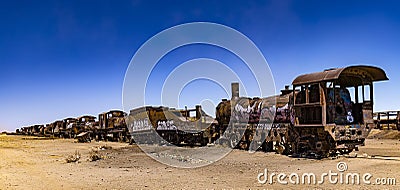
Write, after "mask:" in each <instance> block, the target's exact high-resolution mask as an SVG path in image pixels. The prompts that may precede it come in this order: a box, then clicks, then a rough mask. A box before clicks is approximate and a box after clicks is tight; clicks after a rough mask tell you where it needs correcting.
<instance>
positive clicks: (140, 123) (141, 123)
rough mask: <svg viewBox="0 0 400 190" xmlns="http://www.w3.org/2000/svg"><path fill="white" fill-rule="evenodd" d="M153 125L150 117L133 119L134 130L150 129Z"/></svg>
mask: <svg viewBox="0 0 400 190" xmlns="http://www.w3.org/2000/svg"><path fill="white" fill-rule="evenodd" d="M152 127H153V126H152V125H151V123H150V121H149V119H147V118H146V119H139V120H134V121H133V125H132V131H145V130H150V129H151V128H152Z"/></svg>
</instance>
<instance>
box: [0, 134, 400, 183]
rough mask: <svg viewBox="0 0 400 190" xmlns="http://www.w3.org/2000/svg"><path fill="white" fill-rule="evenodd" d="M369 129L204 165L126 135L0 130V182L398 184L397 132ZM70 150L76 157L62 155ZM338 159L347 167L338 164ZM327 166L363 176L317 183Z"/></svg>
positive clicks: (239, 154)
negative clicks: (294, 152)
mask: <svg viewBox="0 0 400 190" xmlns="http://www.w3.org/2000/svg"><path fill="white" fill-rule="evenodd" d="M369 137H370V138H369V139H367V140H366V146H363V147H361V148H360V149H359V151H357V152H353V153H351V154H350V155H348V156H339V157H335V158H325V159H321V160H317V159H306V158H292V157H289V156H285V155H279V154H275V153H272V152H271V153H265V152H256V153H249V152H247V151H243V150H233V151H232V152H230V153H229V154H228V155H227V156H225V157H224V158H222V159H220V160H219V161H217V162H215V163H212V164H210V165H207V166H204V167H198V168H191V169H190V168H187V169H185V168H175V167H171V166H168V165H165V164H162V163H160V162H158V161H156V160H154V159H152V158H151V157H149V156H147V155H146V154H145V153H143V152H142V151H141V149H140V148H139V147H138V146H137V145H129V144H128V143H116V142H93V141H92V142H91V143H77V142H75V140H73V139H51V138H40V137H30V136H14V135H0V189H400V176H399V174H400V141H399V139H400V134H399V133H398V132H397V131H378V130H374V131H372V133H371V134H370V136H369ZM76 153H79V155H80V157H79V158H80V159H79V160H77V161H76V162H67V158H69V160H70V161H71V158H70V156H73V155H78V154H76ZM96 157H97V158H98V159H99V160H96V161H93V160H92V159H93V158H96ZM73 161H75V160H73ZM339 162H344V163H346V164H347V170H344V171H339V170H338V168H337V165H338V163H339ZM265 169H267V171H268V177H271V175H272V173H275V174H276V176H277V175H278V174H285V175H287V177H286V178H284V179H283V180H282V181H286V182H288V184H280V183H278V182H277V177H276V176H275V178H272V179H273V180H274V181H272V184H270V183H269V182H270V180H268V181H267V182H266V183H260V182H259V180H258V176H259V174H260V173H263V172H264V171H265ZM330 170H331V172H334V173H337V174H338V176H340V175H343V176H346V175H347V174H349V173H352V174H353V173H357V174H359V175H360V176H363V175H364V174H366V173H369V174H371V175H372V176H371V177H370V178H368V180H367V181H369V182H371V183H370V184H365V183H363V181H361V182H360V184H353V183H351V181H350V182H349V183H350V184H346V182H345V180H343V181H342V183H340V181H339V177H338V178H337V182H336V184H335V183H330V182H329V180H328V178H327V177H326V176H325V178H323V177H322V178H323V179H324V180H325V181H324V182H323V183H321V184H319V183H318V182H319V181H320V180H321V177H320V176H323V175H322V174H323V173H328V172H329V171H330ZM292 173H294V174H297V175H299V176H300V183H301V177H302V175H303V174H304V173H313V174H315V175H316V176H317V179H318V180H317V184H308V183H307V181H306V182H305V184H293V183H294V182H295V179H296V178H292V179H294V181H292V182H293V183H292V182H289V179H288V178H289V177H288V176H289V175H290V174H292ZM264 176H265V175H260V180H261V181H262V180H263V179H264ZM389 178H390V179H392V178H397V179H396V180H397V181H395V183H396V184H385V185H382V184H377V183H376V179H379V180H380V181H381V182H383V180H386V183H389V180H388V179H389ZM342 179H344V178H342ZM282 181H281V182H282ZM391 183H393V182H391Z"/></svg>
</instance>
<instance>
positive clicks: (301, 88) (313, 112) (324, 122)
mask: <svg viewBox="0 0 400 190" xmlns="http://www.w3.org/2000/svg"><path fill="white" fill-rule="evenodd" d="M384 80H388V78H387V76H386V73H385V72H384V71H383V70H382V69H380V68H378V67H374V66H349V67H344V68H336V69H328V70H324V71H322V72H317V73H311V74H305V75H300V76H298V77H297V78H295V79H294V80H293V82H292V86H293V87H292V89H289V87H288V86H287V87H286V88H285V89H284V90H282V91H281V94H280V95H276V96H271V97H264V98H257V97H256V98H249V97H240V96H239V86H238V84H237V83H233V84H232V97H231V98H230V99H229V100H228V99H222V101H221V102H220V103H219V104H218V106H217V107H216V118H215V119H214V118H212V117H211V116H209V115H207V114H206V113H205V112H204V111H203V110H202V109H201V106H196V108H195V109H187V108H185V109H182V110H178V109H174V108H168V107H162V106H161V107H158V106H157V107H154V106H146V107H140V108H135V109H132V110H130V113H129V114H126V113H124V112H123V111H118V110H112V111H110V112H105V113H101V114H99V117H98V119H99V120H98V121H95V118H94V117H83V118H82V117H81V118H77V119H74V118H67V119H64V120H60V121H55V122H54V123H51V124H47V125H35V126H31V127H23V128H21V129H18V130H17V131H18V133H20V134H26V135H44V136H48V135H53V136H59V137H64V138H67V137H76V136H79V134H78V133H81V134H82V133H85V134H87V135H86V136H87V138H89V139H96V140H112V141H130V142H131V143H133V142H134V141H136V143H162V144H163V143H171V144H174V145H190V146H194V145H198V146H204V145H206V144H208V143H215V144H221V145H227V146H231V147H235V148H240V149H246V150H260V149H261V150H264V151H277V152H279V153H282V154H292V155H303V156H318V157H326V156H329V155H330V154H336V153H342V154H343V153H349V152H351V151H353V150H357V149H358V147H359V146H362V145H364V141H365V138H366V136H367V135H368V133H369V132H370V130H371V129H372V128H374V127H375V124H374V120H373V83H374V82H376V81H384ZM81 136H82V135H81Z"/></svg>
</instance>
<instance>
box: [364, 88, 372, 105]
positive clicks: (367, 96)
mask: <svg viewBox="0 0 400 190" xmlns="http://www.w3.org/2000/svg"><path fill="white" fill-rule="evenodd" d="M364 101H371V97H370V87H369V85H364Z"/></svg>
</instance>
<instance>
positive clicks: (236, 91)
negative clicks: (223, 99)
mask: <svg viewBox="0 0 400 190" xmlns="http://www.w3.org/2000/svg"><path fill="white" fill-rule="evenodd" d="M231 88H232V97H231V98H232V99H234V98H238V97H239V83H238V82H233V83H232V84H231Z"/></svg>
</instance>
